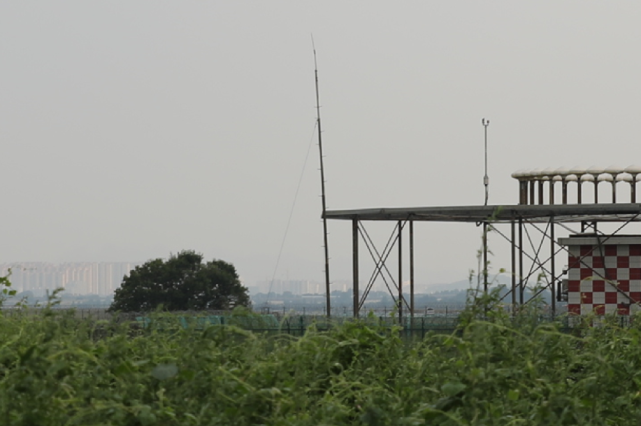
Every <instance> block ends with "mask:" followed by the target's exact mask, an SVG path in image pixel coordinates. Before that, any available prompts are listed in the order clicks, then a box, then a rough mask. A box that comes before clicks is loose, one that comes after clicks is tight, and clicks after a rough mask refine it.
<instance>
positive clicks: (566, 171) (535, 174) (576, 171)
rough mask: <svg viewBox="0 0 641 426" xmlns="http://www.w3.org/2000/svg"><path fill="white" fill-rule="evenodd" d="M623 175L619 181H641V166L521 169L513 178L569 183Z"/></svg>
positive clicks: (600, 179)
mask: <svg viewBox="0 0 641 426" xmlns="http://www.w3.org/2000/svg"><path fill="white" fill-rule="evenodd" d="M619 175H622V178H619V179H618V181H626V182H633V181H639V180H641V166H636V165H632V166H628V167H619V166H608V167H600V166H590V167H581V166H574V167H571V168H569V167H559V168H556V169H554V168H552V167H548V168H546V169H521V170H517V171H516V172H514V173H512V177H513V178H514V179H518V180H550V179H551V180H555V181H559V180H562V181H563V180H567V181H576V180H580V181H583V182H585V181H587V180H590V181H592V180H593V179H594V180H599V181H608V182H612V181H617V177H618V176H619ZM583 176H591V178H583Z"/></svg>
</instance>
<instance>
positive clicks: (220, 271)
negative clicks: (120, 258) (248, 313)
mask: <svg viewBox="0 0 641 426" xmlns="http://www.w3.org/2000/svg"><path fill="white" fill-rule="evenodd" d="M161 305H162V308H163V309H166V310H168V311H183V310H226V309H233V308H234V307H236V306H249V305H250V299H249V293H248V290H247V288H246V287H244V286H243V285H242V284H241V282H240V279H239V277H238V274H237V273H236V268H235V267H234V266H233V265H232V264H231V263H227V262H225V261H223V260H212V261H210V262H203V256H202V255H201V254H198V253H196V252H194V251H189V250H187V251H182V252H180V253H178V254H177V255H172V256H171V257H170V258H169V259H168V260H166V261H164V260H162V259H154V260H150V261H148V262H146V263H144V264H143V265H140V266H137V267H136V268H135V269H133V270H132V271H131V272H130V273H129V275H128V276H125V277H124V278H123V281H122V284H121V286H120V288H118V289H117V290H116V292H115V294H114V301H113V303H112V304H111V306H110V307H109V310H110V311H124V312H134V311H143V312H144V311H150V310H154V309H156V308H158V307H159V306H161Z"/></svg>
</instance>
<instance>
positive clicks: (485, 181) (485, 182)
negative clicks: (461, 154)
mask: <svg viewBox="0 0 641 426" xmlns="http://www.w3.org/2000/svg"><path fill="white" fill-rule="evenodd" d="M481 124H482V125H483V127H485V176H483V185H485V204H484V205H485V206H487V199H488V197H489V186H490V178H489V177H488V175H487V126H489V125H490V120H486V119H485V118H483V119H481Z"/></svg>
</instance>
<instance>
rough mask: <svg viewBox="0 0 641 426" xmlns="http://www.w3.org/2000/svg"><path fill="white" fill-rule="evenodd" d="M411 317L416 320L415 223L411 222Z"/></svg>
mask: <svg viewBox="0 0 641 426" xmlns="http://www.w3.org/2000/svg"><path fill="white" fill-rule="evenodd" d="M410 316H411V317H412V318H414V221H413V220H410Z"/></svg>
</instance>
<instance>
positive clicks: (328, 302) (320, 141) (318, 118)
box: [312, 36, 332, 317]
mask: <svg viewBox="0 0 641 426" xmlns="http://www.w3.org/2000/svg"><path fill="white" fill-rule="evenodd" d="M312 50H313V51H314V80H315V83H316V122H317V123H318V150H319V152H320V173H321V200H322V206H323V244H324V247H325V304H326V305H327V316H328V317H330V316H331V315H332V309H331V300H330V289H329V245H328V243H327V218H326V217H325V212H326V211H327V206H326V201H325V168H324V167H323V139H322V130H321V116H320V97H319V94H318V65H317V63H316V46H314V37H313V36H312Z"/></svg>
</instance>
